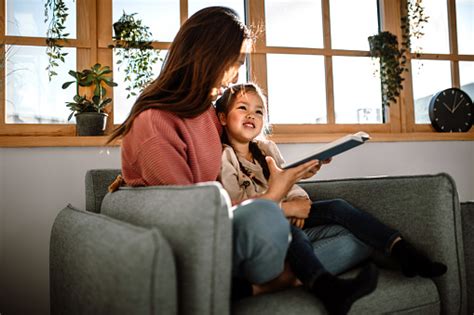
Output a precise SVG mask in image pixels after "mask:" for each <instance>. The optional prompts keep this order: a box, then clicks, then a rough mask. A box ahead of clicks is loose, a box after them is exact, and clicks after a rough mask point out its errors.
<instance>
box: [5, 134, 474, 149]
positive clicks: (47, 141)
mask: <svg viewBox="0 0 474 315" xmlns="http://www.w3.org/2000/svg"><path fill="white" fill-rule="evenodd" d="M346 134H347V133H330V134H329V133H328V134H322V133H317V134H310V133H307V134H283V133H280V134H275V135H272V136H270V137H269V139H272V140H273V141H275V142H276V143H318V142H330V141H332V140H335V139H337V138H339V137H342V136H344V135H346ZM371 136H372V139H371V140H370V141H371V142H407V141H410V142H411V141H474V132H467V133H435V132H412V133H371ZM107 139H108V137H107V136H100V137H77V136H0V147H3V148H22V147H24V148H27V147H103V146H105V143H106V142H107ZM119 145H120V141H115V142H114V143H111V144H109V145H107V146H110V147H114V146H119Z"/></svg>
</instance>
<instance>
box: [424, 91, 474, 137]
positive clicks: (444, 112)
mask: <svg viewBox="0 0 474 315" xmlns="http://www.w3.org/2000/svg"><path fill="white" fill-rule="evenodd" d="M428 110H429V114H430V120H431V125H432V126H433V127H434V128H435V129H436V130H437V131H441V132H466V131H468V130H469V129H471V126H472V123H473V117H474V105H473V104H472V101H471V98H470V97H469V95H467V93H466V92H464V91H462V90H460V89H458V88H449V89H446V90H444V91H441V92H439V93H436V94H435V95H434V96H433V97H432V98H431V100H430V104H429V109H428Z"/></svg>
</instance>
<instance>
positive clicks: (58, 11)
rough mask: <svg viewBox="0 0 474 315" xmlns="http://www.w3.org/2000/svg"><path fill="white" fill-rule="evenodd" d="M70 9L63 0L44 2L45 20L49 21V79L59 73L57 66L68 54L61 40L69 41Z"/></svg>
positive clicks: (47, 68) (47, 41)
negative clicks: (67, 21)
mask: <svg viewBox="0 0 474 315" xmlns="http://www.w3.org/2000/svg"><path fill="white" fill-rule="evenodd" d="M73 1H74V0H73ZM68 11H69V8H68V7H67V6H66V3H65V2H64V1H63V0H46V2H45V4H44V22H45V23H48V21H49V25H48V30H47V32H46V46H47V47H46V55H47V56H48V66H47V67H46V71H47V72H48V78H49V81H51V79H52V77H54V76H55V75H57V72H56V71H55V68H57V67H59V62H63V63H64V61H65V59H64V57H66V56H67V54H68V53H65V52H63V51H62V48H63V47H64V46H62V45H61V44H60V42H61V41H67V37H68V36H69V33H66V32H65V30H66V26H65V24H66V20H67V17H68V16H69V12H68ZM50 13H51V17H50Z"/></svg>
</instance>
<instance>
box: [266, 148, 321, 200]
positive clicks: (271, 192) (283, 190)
mask: <svg viewBox="0 0 474 315" xmlns="http://www.w3.org/2000/svg"><path fill="white" fill-rule="evenodd" d="M266 160H267V164H268V169H269V170H270V178H269V180H268V190H267V192H266V193H265V194H263V195H262V196H261V198H266V199H271V200H273V201H276V202H280V200H281V199H283V197H285V196H286V194H287V193H288V191H289V190H290V189H291V187H293V185H294V184H295V183H296V182H298V181H300V180H301V179H302V178H304V176H305V175H306V174H308V172H309V171H310V170H311V169H314V168H315V167H316V166H317V164H318V161H309V162H306V163H304V164H301V165H299V166H296V167H292V168H290V169H287V170H282V169H281V168H279V167H278V166H277V165H276V163H275V160H274V159H273V158H272V157H270V156H267V157H266Z"/></svg>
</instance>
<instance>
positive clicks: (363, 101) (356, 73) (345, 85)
mask: <svg viewBox="0 0 474 315" xmlns="http://www.w3.org/2000/svg"><path fill="white" fill-rule="evenodd" d="M376 67H377V61H375V60H372V59H371V58H367V57H333V69H334V110H335V113H336V123H338V124H381V123H383V112H382V96H381V92H380V89H381V87H380V77H377V76H375V75H374V70H375V69H376Z"/></svg>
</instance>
